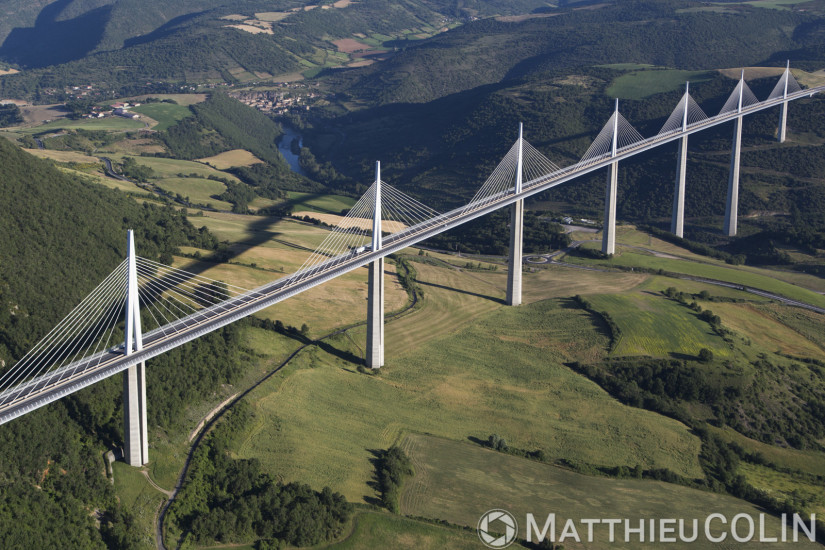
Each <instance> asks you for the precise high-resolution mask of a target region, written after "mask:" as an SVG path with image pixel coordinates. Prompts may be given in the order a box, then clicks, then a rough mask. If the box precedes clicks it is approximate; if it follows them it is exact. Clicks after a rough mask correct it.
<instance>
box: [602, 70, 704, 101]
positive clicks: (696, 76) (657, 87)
mask: <svg viewBox="0 0 825 550" xmlns="http://www.w3.org/2000/svg"><path fill="white" fill-rule="evenodd" d="M712 77H713V73H712V72H710V71H683V70H678V69H651V70H641V71H632V72H629V73H625V74H623V75H621V76H619V77H618V78H616V79H615V80H614V81H613V83H612V84H610V86H609V87H608V88H607V91H606V92H605V93H606V94H607V95H608V96H610V97H618V98H621V99H644V98H646V97H649V96H652V95H655V94H660V93H664V92H669V91H671V90H676V89H679V88H684V87H685V82H687V81H690V82H694V83H695V82H704V81H707V80H710V79H711V78H712Z"/></svg>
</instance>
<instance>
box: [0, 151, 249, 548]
mask: <svg viewBox="0 0 825 550" xmlns="http://www.w3.org/2000/svg"><path fill="white" fill-rule="evenodd" d="M0 159H2V162H0V166H2V171H1V173H2V177H0V203H2V204H13V205H15V213H14V215H13V216H2V217H0V234H2V235H3V239H2V240H0V303H2V306H3V307H2V308H0V364H2V365H4V368H3V370H5V369H7V368H9V367H10V366H11V365H13V364H14V361H16V360H17V359H19V358H20V357H21V356H22V354H23V353H24V352H25V351H26V350H28V349H30V348H31V346H32V345H33V344H34V343H35V342H36V341H37V340H39V339H40V337H41V336H43V335H44V334H46V333H47V332H48V331H49V330H50V329H51V328H52V327H53V326H54V325H55V324H56V323H57V321H59V320H60V319H61V318H62V317H63V316H64V315H65V314H66V313H67V312H68V311H69V310H70V309H71V308H72V307H74V306H75V305H76V304H77V303H78V302H79V301H80V300H81V299H82V298H83V297H84V296H85V295H86V293H88V292H89V291H90V290H91V289H92V287H93V286H94V285H95V284H96V283H97V282H98V281H100V280H101V279H103V277H104V276H105V275H107V274H108V273H109V272H110V271H111V270H112V269H113V268H114V267H115V266H116V265H117V264H119V263H120V262H121V261H122V259H123V257H124V256H125V253H126V229H127V228H131V229H134V230H135V233H136V243H137V252H138V254H140V255H142V256H145V257H148V258H153V259H155V260H161V261H169V259H171V254H172V253H173V252H175V251H176V249H177V247H178V246H180V245H184V244H186V245H190V246H197V247H199V248H204V249H213V248H215V247H216V246H217V241H216V239H215V238H214V237H213V236H212V235H211V234H210V233H208V232H207V231H205V230H198V229H196V228H195V227H193V226H192V225H191V224H190V223H189V222H188V221H187V220H186V218H185V217H183V216H182V215H181V214H180V213H179V212H178V211H176V210H174V209H171V208H157V207H153V206H148V205H143V206H142V205H139V204H137V203H135V202H134V200H132V199H131V198H129V197H126V196H124V195H122V194H120V193H118V192H116V191H112V190H108V189H105V188H102V187H100V186H98V185H96V184H92V183H86V182H84V181H82V180H81V179H78V178H74V177H70V176H67V175H65V174H63V173H62V172H59V171H58V170H57V169H55V168H54V167H53V166H52V165H51V164H50V163H48V162H46V161H41V160H37V159H35V158H34V157H32V156H30V155H28V154H27V153H24V152H22V151H20V150H19V149H17V148H16V147H15V146H14V145H12V144H11V143H9V142H7V141H6V140H0ZM164 259H165V260H164ZM238 330H239V329H238V327H237V326H235V325H233V326H232V327H227V328H225V329H223V330H221V331H218V332H216V333H213V334H211V335H209V336H207V337H205V338H202V339H199V340H198V341H197V342H194V343H192V344H189V345H187V346H185V347H182V348H178V349H177V350H175V352H173V353H170V354H165V355H164V356H163V357H161V358H158V360H157V361H156V362H153V366H150V368H149V369H148V374H147V377H148V386H149V389H148V391H149V398H150V399H151V400H152V404H153V406H152V407H150V408H149V423H150V426H161V427H174V426H176V423H177V422H179V421H180V418H181V412H182V411H183V408H184V407H185V406H186V405H187V404H189V403H193V402H196V401H198V400H199V399H202V398H203V397H205V396H211V395H212V393H213V391H214V387H215V385H219V384H222V383H231V382H233V381H234V380H235V379H236V378H237V376H238V374H239V373H240V372H241V364H242V361H241V359H242V356H243V354H244V353H245V352H244V351H243V349H242V348H241V346H240V342H239V336H238ZM184 364H186V365H187V368H186V369H183V368H182V365H184ZM191 369H197V372H196V373H194V375H192V374H193V373H192V370H191ZM120 395H121V384H120V379H119V378H117V377H115V378H109V379H107V380H105V381H103V382H101V383H99V384H96V385H95V386H93V387H90V388H88V389H86V390H83V391H81V392H78V393H75V394H73V395H71V396H70V397H68V398H66V399H63V400H61V401H59V402H56V403H53V404H51V405H50V406H48V407H44V408H41V409H39V410H37V411H35V412H33V413H31V414H28V415H26V416H25V417H23V418H20V419H17V420H16V421H15V422H12V423H9V424H7V425H4V427H3V430H0V541H2V546H3V548H10V549H11V548H32V547H37V548H56V547H60V548H105V547H107V546H108V547H110V548H131V547H132V546H133V545H134V544H136V542H137V540H138V538H139V537H140V536H142V534H141V533H137V532H135V530H134V528H133V522H132V518H131V515H130V514H131V513H130V512H129V511H128V510H124V509H122V508H120V506H119V504H118V503H117V502H116V500H115V497H114V493H113V491H112V486H111V484H110V482H109V481H108V480H107V479H106V478H105V476H104V475H103V472H104V469H103V458H102V457H103V453H104V452H105V451H106V450H107V449H110V448H114V447H117V446H119V445H120V444H121V442H122V440H123V435H122V414H121V402H120V401H121V399H120ZM90 508H94V509H97V510H99V511H100V515H99V516H98V517H92V516H90V515H89V513H88V510H89V509H90ZM12 517H13V518H14V519H12ZM96 520H97V521H100V522H101V527H100V529H96V528H95V525H94V524H95V521H96Z"/></svg>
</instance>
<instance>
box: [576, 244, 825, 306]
mask: <svg viewBox="0 0 825 550" xmlns="http://www.w3.org/2000/svg"><path fill="white" fill-rule="evenodd" d="M565 261H569V262H571V263H578V264H584V265H588V264H590V265H592V264H594V263H595V264H597V265H605V266H625V267H643V268H647V269H663V270H665V271H671V272H674V273H684V274H686V275H693V276H695V277H706V278H709V279H717V280H720V281H726V282H730V283H734V284H740V285H745V286H751V287H754V288H759V289H762V290H765V291H767V292H773V293H776V294H780V295H782V296H786V297H788V298H791V299H794V300H799V301H802V302H807V303H809V304H813V305H816V306H819V307H825V296H822V295H821V294H817V293H816V292H813V291H811V290H808V289H806V288H802V287H800V286H796V285H794V284H790V283H786V282H784V281H779V280H777V279H774V278H773V277H770V276H768V275H763V274H762V273H756V272H754V270H753V269H740V268H737V267H723V266H721V265H714V264H710V263H697V262H690V261H684V260H674V259H670V258H657V257H655V256H651V255H646V254H641V253H637V252H634V251H630V250H625V251H623V252H622V253H621V254H617V255H616V256H614V257H613V258H611V259H609V260H597V261H593V260H587V259H582V258H577V257H571V256H567V257H565ZM764 271H767V270H764ZM674 286H675V285H674Z"/></svg>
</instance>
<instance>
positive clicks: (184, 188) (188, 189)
mask: <svg viewBox="0 0 825 550" xmlns="http://www.w3.org/2000/svg"><path fill="white" fill-rule="evenodd" d="M155 185H157V186H158V187H160V188H161V189H163V190H164V191H168V192H170V193H174V194H178V195H181V196H182V197H189V200H190V201H191V202H193V203H195V204H203V205H207V206H212V208H217V209H219V210H231V209H232V205H231V204H230V203H228V202H225V201H222V200H220V199H216V198H213V195H220V194H221V193H223V192H224V191H226V186H225V185H224V184H223V183H221V182H219V181H214V180H208V179H203V178H166V179H162V180H158V181H156V182H155Z"/></svg>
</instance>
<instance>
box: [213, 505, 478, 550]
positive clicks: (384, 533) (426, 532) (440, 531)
mask: <svg viewBox="0 0 825 550" xmlns="http://www.w3.org/2000/svg"><path fill="white" fill-rule="evenodd" d="M352 524H353V526H352V532H351V533H349V534H347V535H345V536H344V539H343V540H342V541H341V542H336V543H333V544H331V545H329V546H323V547H322V548H331V549H334V550H348V549H350V548H352V549H360V548H394V549H398V550H441V549H442V548H456V549H458V550H462V549H466V550H478V548H479V544H480V543H479V541H478V535H476V534H475V533H474V532H471V531H463V530H460V529H456V528H451V527H446V526H441V525H433V524H431V523H425V522H423V521H419V520H415V519H410V518H404V517H399V516H394V515H391V514H388V513H381V512H356V514H355V517H354V518H353V519H352ZM212 548H214V547H212Z"/></svg>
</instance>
